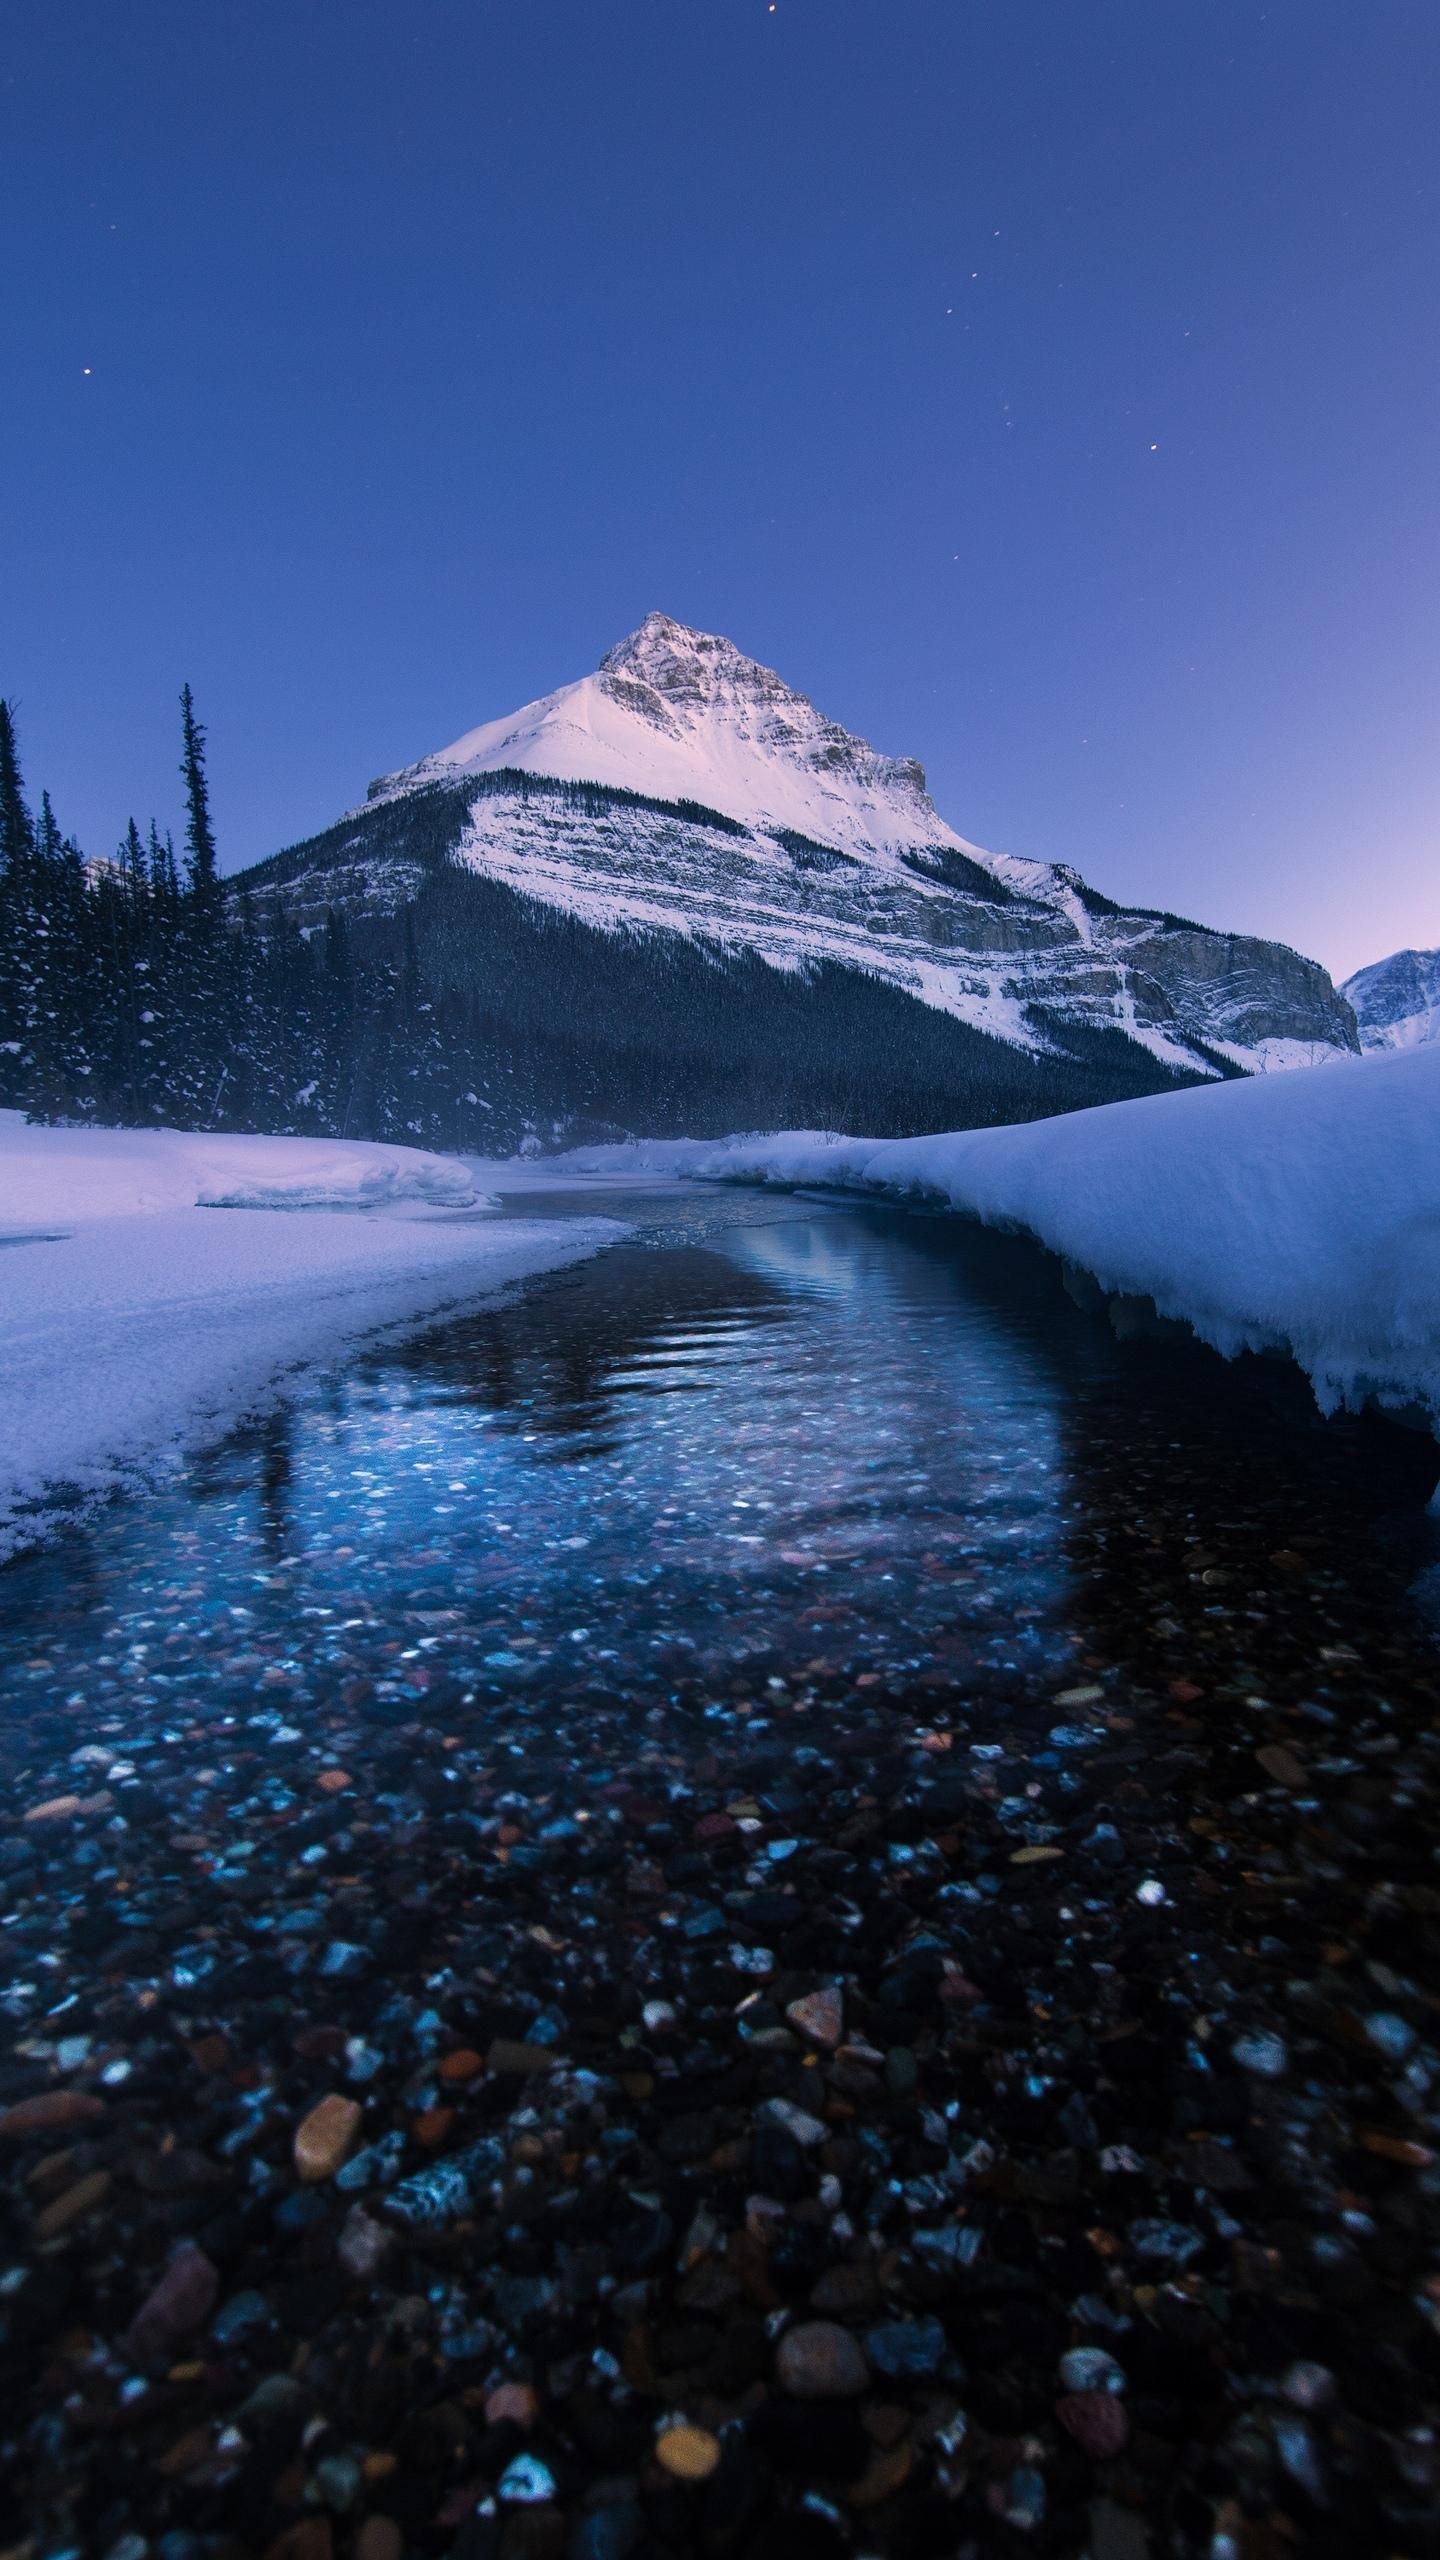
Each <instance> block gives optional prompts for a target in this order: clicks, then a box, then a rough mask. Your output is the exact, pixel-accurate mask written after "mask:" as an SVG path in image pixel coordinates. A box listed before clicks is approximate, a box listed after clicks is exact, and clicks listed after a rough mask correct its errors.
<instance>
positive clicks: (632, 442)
mask: <svg viewBox="0 0 1440 2560" xmlns="http://www.w3.org/2000/svg"><path fill="white" fill-rule="evenodd" d="M3 23H4V37H3V51H0V222H3V227H4V238H5V242H6V248H5V255H4V260H3V272H0V367H3V377H4V378H3V381H0V559H3V563H4V567H3V572H0V577H3V588H0V691H4V692H6V693H8V694H10V695H11V696H12V697H18V700H19V703H20V719H21V738H22V746H23V749H24V754H25V762H26V770H27V776H28V779H29V781H30V783H31V785H32V787H33V788H34V789H35V790H36V791H37V792H38V787H39V785H40V784H41V783H42V782H48V784H49V785H50V788H51V790H52V792H53V794H54V796H55V800H56V804H57V810H58V814H59V816H60V818H61V821H62V823H63V824H64V825H66V826H68V827H73V828H74V829H75V830H76V832H77V833H78V834H79V836H80V838H81V841H82V843H83V844H84V845H85V848H86V850H87V851H102V850H109V849H110V847H111V846H112V845H113V842H114V840H115V838H116V837H117V836H118V834H119V833H120V830H121V828H122V826H123V824H124V821H125V819H126V817H127V816H128V814H129V813H130V811H131V810H132V809H133V810H134V811H135V813H136V815H137V816H138V817H139V818H140V819H141V821H142V823H143V821H144V820H145V819H146V818H147V817H148V816H149V815H150V813H151V811H152V809H153V810H155V811H156V812H157V814H158V815H159V816H160V817H161V820H162V823H164V822H165V821H166V820H170V821H171V822H173V821H174V820H175V817H176V812H177V806H178V801H179V780H178V776H177V774H176V771H175V762H176V747H177V739H176V715H175V708H174V698H175V696H176V694H177V693H178V690H179V687H180V684H181V682H182V681H183V680H184V679H186V678H188V679H189V680H190V681H191V682H192V683H193V685H194V686H195V689H196V694H197V697H198V701H199V707H200V710H201V713H202V715H203V717H204V718H205V719H206V721H207V722H208V724H209V728H210V752H211V770H212V781H213V788H214V798H215V804H216V813H217V819H218V823H219V826H220V829H221V833H222V843H223V850H224V854H225V856H226V859H227V862H228V864H229V865H231V866H233V865H234V864H237V863H239V862H241V861H244V860H248V859H251V858H254V857H256V856H259V855H261V854H264V853H267V852H270V851H272V850H274V848H275V847H276V846H277V845H279V844H281V843H284V842H287V841H289V840H292V839H293V838H295V837H297V836H299V835H302V834H304V833H306V832H308V831H309V830H310V829H312V828H314V827H316V826H319V825H322V824H325V823H326V822H328V821H329V820H330V819H331V818H333V817H334V816H336V815H337V814H338V813H339V812H340V810H341V809H343V808H344V807H346V806H348V805H350V804H351V803H352V802H353V801H354V800H356V799H357V798H359V797H360V796H361V795H362V794H363V791H364V787H365V784H366V782H367V781H368V779H369V778H370V776H371V775H372V774H375V773H378V772H381V771H383V770H386V769H389V768H391V767H394V766H396V765H400V764H404V763H407V762H409V761H410V760H412V759H413V758H414V757H416V756H418V755H420V754H422V753H424V752H425V751H426V750H427V749H430V748H432V747H436V746H440V745H442V744H444V743H445V742H446V741H447V740H449V739H450V738H452V737H454V736H456V735H458V734H459V733H460V732H461V731H463V730H465V729H466V728H469V727H471V726H473V725H474V724H475V723H476V722H477V721H480V720H482V719H487V718H490V717H492V716H494V715H496V714H498V713H500V712H502V711H506V710H509V709H512V708H513V707H515V706H516V705H517V704H519V703H521V702H523V701H525V700H527V699H528V698H530V697H531V696H533V695H535V694H538V693H542V692H548V691H549V690H551V689H552V688H553V687H554V686H556V685H558V684H561V683H563V682H565V681H567V680H568V679H570V678H571V677H574V676H577V675H580V674H583V673H584V672H586V670H587V669H589V668H590V667H592V666H593V665H594V664H595V662H596V660H597V658H598V657H599V655H600V653H601V651H602V650H603V649H604V648H605V647H607V646H608V644H609V643H610V642H611V641H612V640H613V639H615V638H617V637H619V635H620V634H621V633H623V632H625V631H628V630H629V629H631V628H632V627H633V625H634V624H635V623H637V622H638V621H639V620H640V618H641V616H642V615H643V614H644V613H645V612H646V611H647V610H648V609H649V608H651V607H653V606H658V607H660V608H662V609H663V610H664V611H666V612H669V613H673V614H675V615H677V616H678V617H679V618H680V619H681V620H683V621H686V622H693V623H697V624H700V625H702V626H704V627H705V628H708V629H712V630H719V631H724V632H727V633H729V634H730V635H731V637H732V638H734V639H735V640H736V641H738V642H739V643H740V645H741V647H742V648H745V649H747V650H748V651H750V652H751V654H752V655H754V656H756V657H759V658H762V659H764V660H765V661H767V662H768V663H769V664H771V665H773V666H778V667H779V668H780V669H781V671H782V673H783V674H784V675H785V676H786V677H787V678H788V680H789V681H790V682H791V683H793V684H796V685H798V686H799V687H800V688H801V689H802V690H803V691H805V692H808V693H810V694H811V695H812V696H813V697H814V698H815V699H816V700H817V701H818V702H819V703H820V704H821V705H822V707H823V708H824V709H825V710H826V711H828V712H829V713H831V714H832V715H833V716H835V717H836V718H838V719H840V720H843V721H844V722H845V723H846V724H847V725H848V726H850V727H851V728H854V729H857V730H859V731H860V732H861V733H862V734H863V735H865V736H867V737H869V738H871V739H872V740H873V741H874V742H875V743H876V744H877V745H878V746H881V747H883V748H886V749H888V750H890V751H891V752H894V753H899V754H913V755H918V756H919V757H920V758H921V759H922V761H923V762H924V764H925V765H926V767H927V768H928V771H929V775H930V781H931V788H932V791H933V793H934V796H935V799H936V801H937V803H938V805H939V807H940V809H941V810H942V812H943V814H944V815H945V816H946V817H947V818H949V819H950V820H951V822H952V823H953V824H954V825H956V826H958V827H959V828H961V829H962V830H963V831H964V832H965V833H966V834H967V835H970V836H972V837H974V838H977V839H978V840H979V841H980V842H981V843H983V844H988V845H991V846H994V847H996V848H998V849H1002V850H1004V851H1007V852H1012V853H1021V854H1030V855H1040V856H1047V857H1053V858H1060V859H1066V860H1069V861H1073V862H1075V863H1077V864H1078V865H1079V866H1080V867H1081V869H1082V870H1084V871H1085V872H1086V873H1087V874H1088V876H1089V877H1090V878H1091V879H1092V880H1093V881H1094V882H1095V883H1096V885H1097V886H1098V887H1100V888H1102V889H1105V890H1107V891H1108V892H1109V893H1110V894H1111V895H1112V896H1115V897H1120V898H1123V899H1131V900H1138V901H1142V902H1144V903H1148V904H1163V905H1167V906H1174V907H1178V908H1180V909H1182V910H1183V911H1185V912H1187V913H1191V914H1194V915H1197V916H1200V917H1202V918H1204V919H1205V920H1206V921H1208V922H1213V923H1216V924H1229V925H1234V926H1237V927H1244V928H1247V929H1250V930H1253V931H1259V932H1263V933H1272V934H1275V935H1278V936H1280V937H1282V938H1283V939H1285V940H1288V941H1291V942H1294V943H1297V944H1298V945H1300V947H1301V948H1302V949H1304V950H1307V951H1309V952H1312V953H1314V954H1315V955H1316V956H1317V957H1318V958H1320V959H1322V960H1324V961H1325V962H1326V963H1327V964H1328V965H1329V966H1330V967H1331V968H1332V969H1334V970H1335V971H1336V973H1337V974H1343V973H1344V972H1345V971H1346V970H1348V969H1350V968H1353V967H1355V966H1357V965H1358V964H1359V963H1360V962H1362V961H1365V960H1371V959H1376V958H1379V957H1380V956H1382V955H1383V954H1384V953H1386V952H1388V951H1390V950H1392V949H1394V948H1395V947H1396V946H1398V945H1400V944H1403V943H1407V942H1409V943H1420V944H1436V943H1440V683H1437V678H1440V506H1437V457H1440V309H1437V299H1440V297H1437V283H1440V154H1437V149H1436V135H1437V132H1440V8H1437V6H1436V0H775V6H774V7H773V8H772V7H770V6H769V5H768V0H506V5H503V6H501V5H492V0H299V5H297V0H205V5H203V6H200V7H197V6H196V5H195V0H133V5H131V6H128V7H124V8H117V7H116V6H115V0H64V5H63V6H56V5H55V0H7V5H6V7H5V10H4V20H3Z"/></svg>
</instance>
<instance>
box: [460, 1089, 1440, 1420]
mask: <svg viewBox="0 0 1440 2560" xmlns="http://www.w3.org/2000/svg"><path fill="white" fill-rule="evenodd" d="M625 1161H628V1162H629V1163H631V1164H632V1165H634V1166H636V1168H637V1169H639V1168H640V1167H642V1166H643V1167H644V1168H646V1169H650V1170H654V1171H660V1170H666V1171H669V1172H672V1173H677V1174H693V1175H700V1176H703V1177H705V1178H707V1179H709V1180H712V1181H713V1180H720V1181H726V1180H728V1181H761V1182H779V1183H788V1184H804V1185H815V1184H823V1185H825V1186H836V1185H838V1186H841V1187H844V1188H847V1189H856V1190H861V1191H875V1192H888V1193H891V1194H898V1195H900V1196H901V1197H904V1198H920V1199H926V1200H937V1201H943V1202H945V1203H946V1204H947V1205H948V1206H949V1207H951V1208H955V1209H961V1210H966V1211H968V1212H969V1213H970V1214H971V1215H973V1216H975V1217H978V1218H981V1219H983V1220H984V1221H985V1222H986V1224H987V1225H990V1226H1001V1227H1013V1228H1018V1229H1020V1230H1022V1231H1024V1232H1025V1233H1027V1234H1029V1235H1032V1236H1036V1237H1038V1238H1039V1240H1040V1242H1041V1243H1042V1244H1045V1245H1048V1246H1050V1247H1051V1249H1052V1250H1053V1251H1054V1252H1056V1253H1059V1254H1063V1255H1064V1256H1065V1258H1066V1259H1067V1261H1070V1262H1073V1263H1077V1264H1079V1265H1081V1266H1082V1267H1083V1268H1084V1269H1085V1270H1086V1271H1089V1272H1092V1273H1093V1274H1094V1276H1095V1278H1096V1279H1097V1280H1098V1281H1099V1282H1100V1284H1101V1286H1102V1287H1103V1288H1105V1289H1107V1290H1112V1291H1115V1292H1117V1293H1119V1294H1121V1295H1124V1296H1126V1297H1140V1298H1150V1299H1153V1301H1154V1303H1155V1305H1156V1307H1157V1308H1158V1309H1159V1311H1160V1313H1161V1314H1162V1315H1167V1316H1177V1317H1180V1318H1183V1319H1184V1321H1185V1322H1187V1323H1188V1324H1190V1325H1192V1326H1193V1327H1194V1329H1195V1331H1196V1332H1197V1333H1198V1334H1199V1335H1200V1336H1201V1337H1202V1339H1203V1340H1205V1341H1206V1342H1209V1343H1212V1344H1213V1345H1214V1346H1215V1348H1216V1349H1217V1350H1218V1351H1223V1352H1225V1353H1226V1354H1227V1355H1231V1356H1233V1355H1234V1354H1235V1353H1236V1352H1239V1351H1245V1350H1250V1351H1260V1350H1279V1351H1285V1352H1288V1353H1290V1354H1291V1355H1292V1356H1293V1358H1294V1359H1295V1360H1297V1361H1298V1362H1299V1364H1300V1366H1301V1367H1302V1368H1303V1369H1305V1370H1306V1371H1307V1372H1308V1374H1309V1376H1310V1379H1311V1381H1312V1383H1313V1385H1314V1388H1315V1393H1316V1396H1317V1398H1318V1399H1319V1402H1320V1404H1321V1406H1322V1408H1323V1409H1324V1410H1325V1411H1327V1412H1333V1411H1334V1410H1336V1409H1337V1408H1338V1407H1340V1406H1342V1405H1349V1406H1359V1405H1362V1404H1364V1403H1366V1402H1367V1401H1370V1400H1373V1401H1375V1402H1377V1403H1379V1404H1381V1405H1385V1406H1388V1407H1390V1408H1392V1409H1398V1408H1402V1407H1408V1406H1419V1407H1421V1408H1423V1410H1424V1411H1425V1412H1426V1413H1427V1414H1428V1415H1429V1417H1430V1420H1431V1423H1432V1425H1433V1426H1435V1427H1436V1428H1437V1429H1440V1049H1436V1048H1428V1049H1423V1050H1416V1051H1412V1052H1409V1053H1406V1054H1402V1055H1398V1056H1386V1055H1380V1056H1374V1057H1368V1058H1357V1059H1354V1060H1347V1061H1344V1062H1341V1063H1337V1064H1333V1065H1325V1066H1318V1067H1309V1068H1303V1067H1302V1068H1297V1069H1296V1070H1295V1072H1294V1073H1293V1074H1291V1075H1285V1076H1266V1077H1256V1078H1247V1079H1246V1080H1245V1081H1243V1082H1237V1083H1233V1084H1223V1085H1210V1086H1205V1087H1197V1088H1195V1089H1193V1090H1191V1091H1189V1092H1185V1093H1168V1094H1155V1095H1151V1096H1147V1097H1146V1098H1145V1099H1144V1100H1142V1101H1138V1102H1115V1103H1110V1104H1107V1105H1106V1107H1105V1108H1104V1109H1103V1110H1097V1111H1076V1112H1071V1113H1069V1114H1068V1115H1067V1116H1066V1117H1064V1118H1063V1119H1056V1120H1035V1121H1030V1122H1028V1123H1027V1124H1025V1125H1024V1126H1022V1127H1018V1128H1005V1129H969V1130H960V1131H955V1132H953V1133H950V1134H947V1135H945V1136H941V1137H930V1138H897V1139H888V1140H882V1141H876V1140H875V1139H870V1138H840V1137H835V1136H832V1135H828V1134H826V1133H824V1132H814V1131H798V1132H795V1131H791V1132H786V1133H784V1134H782V1135H781V1136H779V1137H769V1138H728V1139H725V1140H723V1141H721V1142H719V1143H716V1144H713V1145H706V1144H694V1145H687V1144H683V1143H675V1144H666V1145H656V1146H648V1147H640V1148H633V1149H630V1148H627V1149H619V1148H592V1149H588V1150H585V1151H583V1152H582V1153H580V1154H578V1155H574V1156H571V1157H570V1158H569V1159H568V1162H569V1163H570V1164H571V1165H573V1166H574V1167H575V1168H576V1169H577V1170H584V1169H586V1168H589V1169H592V1170H593V1171H595V1172H602V1171H603V1172H614V1171H616V1170H618V1169H619V1167H620V1165H621V1164H622V1163H623V1162H625ZM497 1178H499V1177H497Z"/></svg>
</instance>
